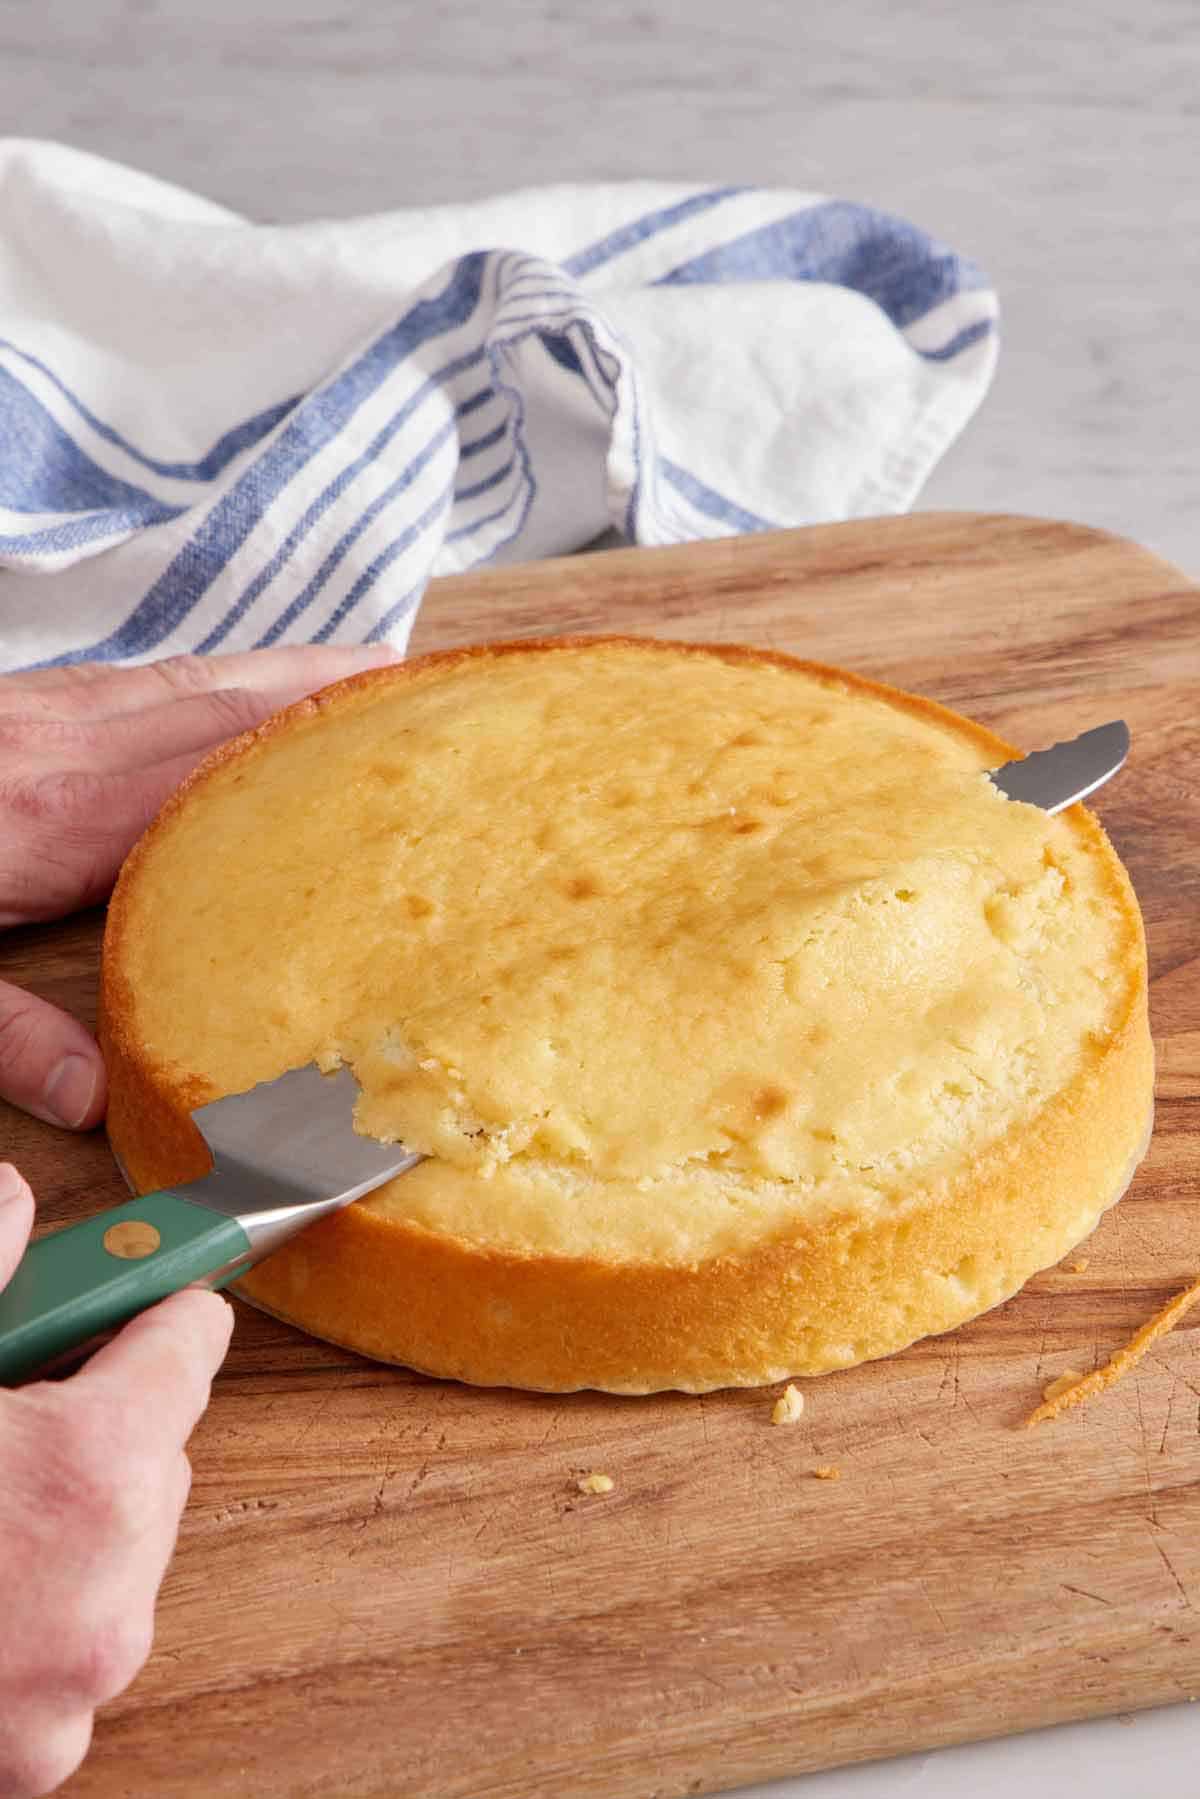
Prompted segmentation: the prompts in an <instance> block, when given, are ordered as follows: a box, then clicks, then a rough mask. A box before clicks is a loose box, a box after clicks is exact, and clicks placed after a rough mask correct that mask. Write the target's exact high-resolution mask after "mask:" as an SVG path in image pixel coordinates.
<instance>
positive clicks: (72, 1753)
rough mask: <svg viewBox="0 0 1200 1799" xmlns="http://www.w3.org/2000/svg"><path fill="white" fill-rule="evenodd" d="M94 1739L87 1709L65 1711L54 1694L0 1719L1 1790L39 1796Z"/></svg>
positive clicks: (30, 1798)
mask: <svg viewBox="0 0 1200 1799" xmlns="http://www.w3.org/2000/svg"><path fill="white" fill-rule="evenodd" d="M91 1742H92V1714H91V1710H90V1708H86V1707H84V1708H77V1709H75V1710H73V1711H71V1712H69V1713H68V1714H67V1715H66V1716H64V1715H63V1710H62V1706H61V1704H60V1703H57V1702H56V1700H55V1699H54V1698H53V1697H50V1698H47V1699H46V1700H45V1701H43V1702H42V1703H41V1704H40V1705H38V1704H34V1705H32V1706H30V1707H28V1708H25V1707H22V1708H21V1712H20V1714H19V1715H17V1716H14V1717H13V1718H11V1719H6V1720H0V1793H3V1794H4V1795H5V1799H8V1796H9V1795H12V1796H13V1799H40V1796H41V1795H42V1794H49V1793H53V1792H54V1791H55V1789H56V1788H57V1787H60V1786H61V1785H62V1783H63V1781H64V1780H68V1779H69V1778H70V1776H71V1775H72V1774H74V1772H75V1770H76V1768H77V1767H78V1766H79V1764H80V1763H81V1762H82V1760H83V1758H84V1756H85V1755H86V1754H87V1752H88V1750H89V1748H90V1747H91Z"/></svg>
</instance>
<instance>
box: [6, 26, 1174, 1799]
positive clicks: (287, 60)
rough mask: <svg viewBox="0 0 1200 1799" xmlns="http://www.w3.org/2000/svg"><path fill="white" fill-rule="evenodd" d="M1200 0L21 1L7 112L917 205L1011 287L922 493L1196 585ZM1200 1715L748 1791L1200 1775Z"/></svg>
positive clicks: (151, 133) (288, 187) (225, 177)
mask: <svg viewBox="0 0 1200 1799" xmlns="http://www.w3.org/2000/svg"><path fill="white" fill-rule="evenodd" d="M1198 91H1200V9H1197V7H1196V6H1195V4H1194V0H1142V4H1141V5H1140V6H1138V7H1134V8H1130V7H1129V6H1128V5H1127V4H1126V0H1091V4H1089V5H1083V4H1081V3H1080V0H1006V3H1005V5H1003V6H1002V7H992V6H987V7H985V6H983V5H982V4H978V3H977V4H976V5H974V6H972V5H971V4H970V0H966V3H965V4H964V3H963V0H960V3H959V4H958V5H955V6H951V5H949V4H946V3H944V0H918V4H917V5H915V6H913V7H909V8H905V9H899V8H896V7H895V6H894V5H892V4H891V3H890V0H838V4H836V5H834V6H831V7H822V8H816V7H807V6H801V5H797V4H795V0H738V3H737V4H736V5H729V4H727V0H587V4H586V5H585V4H583V3H582V0H576V3H575V4H572V0H488V4H483V0H440V4H439V5H437V6H436V7H435V6H433V5H432V4H429V3H428V0H424V3H422V0H390V3H387V0H339V3H338V4H336V5H335V4H333V3H332V0H257V4H255V5H252V6H247V5H245V4H244V3H243V0H207V3H206V5H205V6H204V7H202V8H201V7H198V6H196V5H195V3H194V0H157V3H155V0H149V4H148V3H147V0H91V3H90V4H89V5H87V6H80V5H78V0H42V4H40V5H38V6H17V7H15V8H14V7H8V8H4V9H2V10H0V128H2V129H3V130H4V131H5V132H8V133H14V134H20V135H28V136H38V137H57V138H62V139H65V140H66V141H68V142H71V143H74V144H78V145H80V146H82V147H84V148H86V149H91V150H95V151H97V152H99V153H101V154H104V155H108V156H113V157H116V158H119V159H121V160H123V161H126V162H131V163H134V164H136V165H139V166H142V167H145V168H147V169H149V170H151V171H153V172H155V173H157V174H160V175H163V176H166V177H168V178H170V179H174V180H177V181H180V182H182V183H184V184H185V185H189V186H192V187H196V188H199V189H201V190H202V191H204V192H205V193H208V194H211V195H213V196H214V197H216V198H218V199H221V200H223V201H225V202H226V203H227V204H229V205H231V206H234V207H237V208H238V209H240V210H242V211H244V212H246V213H248V214H249V215H251V216H252V217H256V218H261V219H268V218H269V219H300V218H308V217H313V216H316V215H320V214H326V215H328V214H339V213H349V212H369V211H373V210H383V209H386V208H390V207H393V206H397V205H404V204H411V203H415V202H418V201H428V200H431V199H459V198H466V197H468V196H471V195H475V194H480V193H485V192H489V191H495V190H498V189H503V188H505V187H510V186H516V185H518V184H523V183H529V182H536V181H544V180H549V179H556V178H557V179H570V178H575V179H587V178H601V177H609V178H611V177H619V176H633V175H657V176H662V177H678V178H685V179H699V180H704V179H715V180H719V181H752V182H775V183H780V184H786V185H789V186H796V187H807V188H817V189H822V190H824V191H827V192H830V193H834V194H838V195H840V196H842V197H844V198H849V199H859V200H865V201H870V202H871V203H873V204H875V205H878V206H882V207H886V208H890V209H892V210H894V211H897V212H900V213H903V214H907V215H908V216H910V217H911V218H912V219H914V220H915V221H917V222H919V223H920V224H921V225H923V226H925V227H927V228H929V229H931V230H933V231H935V232H938V233H939V234H941V235H942V236H943V237H945V238H946V239H948V240H949V241H950V242H951V243H953V244H954V245H955V247H956V248H959V249H962V250H964V251H967V252H969V253H970V254H972V255H974V256H975V257H976V259H977V260H978V261H980V262H981V263H982V264H983V265H984V267H985V268H986V269H987V270H988V271H989V273H990V274H991V276H992V277H993V279H994V281H995V283H996V285H997V287H998V289H999V291H1000V296H1001V303H1002V306H1003V320H1004V347H1003V351H1002V354H1001V361H1000V373H999V376H998V378H997V382H996V386H995V388H994V390H993V393H992V396H991V397H990V399H989V400H988V401H987V403H986V404H985V406H984V409H983V411H982V412H981V413H980V415H979V417H978V418H977V419H976V421H975V422H974V423H973V425H972V426H971V427H970V428H969V430H968V432H967V435H966V437H965V438H964V440H963V441H962V443H961V444H959V445H958V446H957V447H956V448H955V449H954V450H952V451H951V453H950V455H949V456H948V457H947V459H946V461H945V462H944V463H943V465H942V467H941V468H940V469H939V470H938V471H937V473H936V474H935V475H934V477H933V479H932V481H931V482H930V484H929V486H928V488H927V489H926V491H925V494H924V496H923V499H922V504H923V505H926V506H947V507H964V508H977V509H983V510H994V511H1014V512H1031V513H1041V514H1051V515H1055V516H1058V517H1062V518H1074V519H1078V520H1080V521H1082V522H1084V523H1088V524H1095V525H1101V526H1104V527H1106V528H1108V529H1110V530H1113V531H1117V532H1121V533H1123V534H1125V535H1127V536H1130V537H1134V538H1137V539H1139V540H1140V541H1141V542H1143V543H1145V544H1146V545H1148V546H1149V547H1150V548H1152V549H1155V550H1157V551H1159V553H1160V554H1162V555H1165V556H1167V557H1169V558H1171V559H1173V560H1174V561H1176V562H1177V563H1179V564H1180V565H1181V567H1183V568H1184V569H1185V570H1186V571H1187V572H1189V573H1191V574H1192V575H1200V473H1198V468H1200V464H1198V461H1197V449H1198V445H1197V426H1196V421H1197V419H1198V418H1200V356H1198V355H1197V349H1196V334H1197V326H1198V325H1200V306H1198V303H1197V299H1196V295H1197V293H1198V292H1200V180H1198V179H1197V166H1198V165H1197V155H1198V151H1200V120H1198V118H1197V114H1196V111H1195V107H1196V95H1197V92H1198ZM1197 1767H1200V1706H1192V1707H1188V1706H1179V1707H1173V1708H1171V1709H1170V1710H1165V1711H1161V1712H1153V1713H1144V1714H1142V1715H1141V1716H1139V1717H1136V1718H1123V1719H1114V1720H1106V1721H1103V1722H1096V1723H1092V1724H1089V1725H1082V1726H1071V1727H1066V1728H1063V1729H1059V1730H1054V1731H1044V1732H1039V1733H1036V1734H1032V1735H1027V1736H1022V1737H1015V1738H1010V1739H1008V1740H1007V1741H1004V1742H993V1743H988V1744H983V1745H974V1746H969V1747H965V1748H958V1749H951V1750H944V1751H940V1752H938V1753H936V1754H930V1755H918V1756H909V1757H905V1758H904V1759H902V1760H900V1761H895V1762H886V1763H877V1764H874V1765H871V1766H866V1767H858V1768H851V1769H844V1770H841V1771H837V1772H833V1773H828V1774H816V1775H809V1776H806V1777H802V1778H798V1779H795V1780H791V1781H785V1782H783V1783H775V1784H772V1785H768V1786H762V1787H756V1788H754V1789H752V1791H751V1790H749V1789H748V1790H747V1791H746V1792H745V1793H744V1794H743V1795H742V1799H894V1796H895V1795H900V1794H909V1793H911V1794H920V1795H921V1799H964V1796H965V1795H967V1794H969V1795H970V1796H971V1799H993V1796H995V1799H1000V1795H1005V1796H1007V1795H1010V1794H1014V1793H1019V1794H1020V1795H1021V1799H1051V1795H1053V1799H1069V1795H1072V1794H1074V1793H1083V1792H1086V1793H1087V1794H1088V1799H1130V1796H1131V1795H1133V1794H1137V1793H1140V1792H1143V1791H1151V1790H1161V1791H1166V1790H1168V1789H1173V1790H1175V1791H1178V1792H1181V1793H1182V1792H1186V1791H1191V1790H1192V1787H1193V1784H1194V1782H1195V1779H1196V1775H1195V1770H1196V1768H1197Z"/></svg>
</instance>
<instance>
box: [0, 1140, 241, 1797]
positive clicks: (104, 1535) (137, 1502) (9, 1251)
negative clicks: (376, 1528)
mask: <svg viewBox="0 0 1200 1799" xmlns="http://www.w3.org/2000/svg"><path fill="white" fill-rule="evenodd" d="M32 1220H33V1195H32V1194H31V1193H30V1191H29V1188H28V1187H27V1186H26V1184H25V1182H24V1181H23V1180H22V1179H21V1177H20V1175H19V1174H18V1173H17V1171H16V1169H15V1168H13V1167H12V1166H11V1165H10V1164H8V1163H0V1288H2V1287H3V1286H4V1285H5V1283H6V1282H7V1281H8V1279H9V1278H10V1276H11V1274H12V1271H13V1269H14V1268H15V1267H16V1265H17V1262H18V1261H19V1260H20V1257H21V1253H22V1251H23V1249H24V1247H25V1241H26V1238H27V1237H28V1235H29V1228H30V1225H31V1223H32ZM232 1325H233V1313H232V1311H231V1310H230V1308H229V1306H228V1305H227V1304H226V1303H225V1301H224V1300H223V1299H221V1298H220V1297H219V1295H217V1294H215V1293H200V1292H197V1291H194V1290H189V1291H186V1292H183V1293H176V1294H175V1295H174V1296H173V1297H172V1298H171V1299H167V1300H164V1301H163V1303H162V1304H161V1305H157V1306H154V1307H152V1309H151V1310H150V1311H148V1312H143V1313H142V1315H141V1316H140V1317H139V1318H136V1319H134V1321H133V1323H132V1324H128V1325H126V1327H125V1329H124V1330H123V1331H122V1332H121V1334H120V1336H118V1337H116V1338H114V1339H113V1341H112V1342H111V1343H109V1344H107V1345H106V1346H105V1347H104V1348H103V1349H101V1350H99V1351H98V1352H97V1353H96V1354H95V1355H94V1356H93V1357H92V1359H91V1361H90V1362H89V1363H88V1364H87V1366H86V1367H85V1368H84V1369H83V1370H82V1371H81V1372H80V1373H78V1374H76V1375H73V1376H72V1378H71V1379H70V1380H67V1381H59V1382H42V1383H38V1384H35V1385H33V1386H29V1387H23V1388H21V1389H20V1391H18V1392H11V1393H10V1392H3V1391H0V1469H2V1470H3V1477H2V1478H0V1613H2V1616H3V1626H2V1628H0V1799H33V1796H34V1795H36V1794H42V1793H48V1792H50V1791H51V1789H52V1788H54V1787H56V1786H58V1785H59V1783H60V1782H61V1781H64V1780H65V1779H66V1778H67V1776H68V1775H69V1774H71V1773H73V1772H74V1770H75V1769H76V1768H77V1767H78V1766H79V1763H80V1762H81V1761H82V1760H83V1757H84V1755H85V1754H86V1753H87V1748H88V1744H89V1742H90V1741H91V1735H92V1713H93V1712H94V1711H95V1709H96V1707H97V1706H98V1705H103V1704H104V1702H105V1701H106V1700H108V1699H112V1698H114V1697H115V1696H116V1694H117V1693H119V1692H121V1690H122V1689H123V1688H124V1687H126V1686H128V1685H129V1682H130V1681H131V1680H132V1679H133V1677H134V1675H135V1674H137V1672H138V1670H139V1669H140V1668H141V1666H142V1664H143V1662H144V1661H145V1660H146V1657H147V1656H148V1655H149V1653H150V1643H151V1638H152V1635H153V1628H154V1601H155V1599H156V1597H157V1594H158V1589H159V1585H160V1583H161V1581H162V1577H163V1574H164V1573H165V1571H166V1567H167V1563H168V1562H169V1561H170V1559H171V1553H172V1551H173V1549H174V1547H175V1533H176V1531H177V1529H178V1527H179V1518H180V1514H181V1513H182V1511H183V1508H184V1504H185V1503H186V1500H187V1496H188V1488H189V1486H190V1484H191V1477H192V1471H191V1467H190V1465H189V1463H188V1459H187V1456H186V1454H185V1453H184V1445H185V1443H186V1442H187V1440H188V1437H189V1436H190V1435H191V1432H192V1427H193V1426H194V1424H195V1422H196V1420H197V1418H198V1417H199V1416H200V1414H201V1412H202V1411H203V1410H204V1407H205V1406H206V1404H207V1403H208V1390H209V1384H210V1382H211V1380H212V1377H213V1375H214V1374H215V1372H216V1370H217V1368H218V1367H219V1366H220V1364H221V1361H222V1360H223V1358H224V1355H225V1351H226V1349H227V1348H228V1345H229V1333H230V1330H231V1328H232Z"/></svg>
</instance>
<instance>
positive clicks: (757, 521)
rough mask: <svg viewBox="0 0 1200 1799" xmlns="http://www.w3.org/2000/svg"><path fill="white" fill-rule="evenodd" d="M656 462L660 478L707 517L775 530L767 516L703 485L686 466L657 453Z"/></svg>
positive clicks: (749, 528) (734, 526) (737, 526)
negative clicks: (752, 510)
mask: <svg viewBox="0 0 1200 1799" xmlns="http://www.w3.org/2000/svg"><path fill="white" fill-rule="evenodd" d="M658 466H659V469H660V471H661V473H662V475H663V478H664V480H666V481H667V482H669V484H670V485H671V486H672V487H673V488H675V490H676V491H677V492H678V493H681V494H682V495H683V497H684V499H685V500H690V501H691V503H692V505H693V506H694V507H695V508H696V510H697V511H698V512H703V513H704V514H705V515H706V516H707V517H708V518H715V519H719V520H720V521H721V523H722V524H723V525H728V526H729V527H730V529H731V530H732V531H776V530H778V528H779V527H778V526H777V525H773V524H772V523H771V521H770V519H765V518H760V517H759V516H758V514H757V513H756V512H748V511H747V510H746V508H745V507H744V506H739V505H738V503H737V501H736V500H729V499H726V497H725V495H724V494H719V493H717V491H716V489H715V488H712V487H709V486H707V485H706V484H705V483H704V482H703V481H701V480H700V479H699V478H698V476H696V475H693V474H691V473H690V472H689V471H688V470H687V469H685V468H680V466H679V464H678V463H677V462H670V461H668V459H667V458H666V457H665V456H660V457H659V459H658Z"/></svg>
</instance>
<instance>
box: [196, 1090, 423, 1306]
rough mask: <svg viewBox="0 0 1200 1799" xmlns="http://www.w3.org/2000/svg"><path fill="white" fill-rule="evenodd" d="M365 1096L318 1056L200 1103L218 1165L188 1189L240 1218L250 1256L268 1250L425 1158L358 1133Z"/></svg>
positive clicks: (200, 1122) (199, 1120)
mask: <svg viewBox="0 0 1200 1799" xmlns="http://www.w3.org/2000/svg"><path fill="white" fill-rule="evenodd" d="M357 1098H358V1083H357V1082H356V1081H355V1079H354V1076H353V1075H352V1074H351V1072H350V1070H349V1069H348V1068H340V1069H339V1070H338V1071H337V1073H336V1074H322V1073H321V1072H320V1070H319V1069H318V1068H317V1067H316V1066H315V1065H314V1064H313V1063H311V1062H310V1063H309V1064H308V1065H307V1066H306V1067H304V1068H292V1069H289V1070H288V1072H287V1073H286V1074H281V1075H280V1076H279V1077H278V1078H277V1079H276V1080H273V1081H261V1082H260V1083H259V1085H258V1086H257V1087H251V1088H250V1089H249V1091H248V1092H246V1093H232V1094H230V1095H229V1096H228V1098H226V1099H216V1100H213V1101H212V1102H211V1103H210V1104H209V1105H207V1106H199V1107H197V1109H196V1111H194V1112H193V1113H192V1117H193V1119H194V1120H195V1122H196V1124H197V1126H198V1127H199V1129H200V1132H201V1135H202V1136H203V1137H204V1140H205V1142H206V1143H207V1144H208V1147H209V1148H210V1149H211V1151H212V1153H213V1167H212V1172H211V1173H210V1174H208V1175H206V1176H205V1177H204V1178H203V1179H202V1180H199V1181H194V1182H192V1183H191V1184H190V1185H189V1186H188V1187H187V1188H186V1189H185V1190H184V1191H185V1192H186V1194H187V1197H188V1198H189V1199H191V1200H194V1201H195V1203H196V1204H197V1205H203V1206H207V1207H208V1208H209V1209H210V1210H211V1211H214V1212H220V1213H222V1214H224V1215H225V1216H226V1217H228V1218H236V1219H237V1221H238V1223H239V1224H240V1225H241V1227H242V1229H243V1230H244V1231H245V1233H246V1236H247V1237H248V1238H249V1240H250V1246H251V1252H252V1260H254V1261H258V1260H259V1259H260V1258H261V1257H263V1256H266V1255H270V1253H271V1251H272V1250H273V1249H275V1248H277V1247H278V1246H279V1244H280V1243H282V1242H283V1241H284V1240H285V1238H287V1237H290V1236H291V1235H292V1233H293V1232H294V1231H296V1230H299V1229H301V1228H302V1227H303V1226H304V1225H306V1224H309V1223H311V1222H312V1221H313V1220H314V1219H316V1218H322V1217H324V1216H325V1214H326V1213H327V1212H336V1211H338V1210H340V1208H341V1207H342V1206H347V1205H349V1204H350V1202H351V1201H352V1200H355V1199H361V1198H362V1196H363V1194H364V1193H370V1191H371V1190H372V1188H374V1187H381V1186H382V1185H383V1183H384V1182H385V1181H390V1180H391V1179H392V1177H393V1176H394V1175H397V1174H404V1173H405V1172H406V1171H407V1170H408V1169H410V1168H411V1167H413V1165H414V1164H415V1163H417V1162H419V1161H420V1160H421V1157H420V1156H419V1155H417V1154H416V1153H415V1152H414V1151H413V1150H410V1149H406V1148H405V1147H404V1145H403V1144H402V1143H378V1142H376V1140H375V1138H374V1137H362V1136H359V1135H358V1133H357V1132H356V1131H355V1129H354V1102H355V1100H356V1099H357ZM242 1260H243V1261H244V1260H245V1258H244V1257H243V1258H242ZM217 1272H218V1273H219V1272H220V1271H217Z"/></svg>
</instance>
